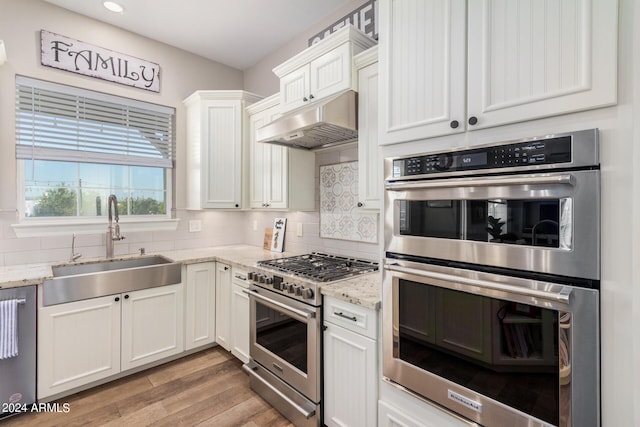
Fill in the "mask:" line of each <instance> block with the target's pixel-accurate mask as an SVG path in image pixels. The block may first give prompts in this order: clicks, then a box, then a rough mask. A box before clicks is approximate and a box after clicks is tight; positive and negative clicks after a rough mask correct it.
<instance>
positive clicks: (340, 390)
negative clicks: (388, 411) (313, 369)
mask: <svg viewBox="0 0 640 427" xmlns="http://www.w3.org/2000/svg"><path fill="white" fill-rule="evenodd" d="M324 326H325V331H324V402H325V406H324V422H325V424H326V425H327V426H363V427H367V426H375V425H377V422H376V419H377V414H376V402H377V396H378V387H377V375H376V372H377V371H376V369H377V362H376V360H377V358H376V342H375V341H374V340H372V339H370V338H367V337H364V336H362V335H359V334H356V333H354V332H351V331H349V330H347V329H345V328H343V327H341V326H337V325H334V324H332V323H329V322H325V324H324Z"/></svg>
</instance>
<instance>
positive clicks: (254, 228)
mask: <svg viewBox="0 0 640 427" xmlns="http://www.w3.org/2000/svg"><path fill="white" fill-rule="evenodd" d="M251 229H252V230H253V231H258V220H257V219H254V220H253V223H252V224H251Z"/></svg>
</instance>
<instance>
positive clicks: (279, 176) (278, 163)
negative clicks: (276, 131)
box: [264, 144, 290, 209]
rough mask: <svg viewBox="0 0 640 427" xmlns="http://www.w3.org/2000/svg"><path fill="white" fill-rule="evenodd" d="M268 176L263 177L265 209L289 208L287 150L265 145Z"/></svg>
mask: <svg viewBox="0 0 640 427" xmlns="http://www.w3.org/2000/svg"><path fill="white" fill-rule="evenodd" d="M267 145H269V147H268V148H267V149H266V150H267V151H268V153H267V156H265V158H267V159H268V169H269V170H268V174H267V175H265V179H264V182H265V205H266V206H265V207H267V208H272V209H287V208H288V207H289V206H288V205H289V198H288V194H289V188H288V183H289V177H288V174H289V167H288V166H289V151H290V150H289V149H288V148H287V147H281V146H279V145H273V144H267Z"/></svg>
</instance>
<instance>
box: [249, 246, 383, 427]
mask: <svg viewBox="0 0 640 427" xmlns="http://www.w3.org/2000/svg"><path fill="white" fill-rule="evenodd" d="M377 269H378V264H377V263H375V262H371V261H364V260H357V259H352V258H347V257H342V256H336V255H329V254H325V253H318V252H313V253H311V254H306V255H299V256H293V257H287V258H279V259H273V260H266V261H260V262H258V266H257V268H256V269H255V270H254V271H252V272H250V273H249V274H248V278H249V280H250V282H251V286H250V288H249V291H248V292H249V300H250V307H251V308H250V325H251V326H250V343H251V344H250V355H251V360H250V361H249V363H247V364H246V365H245V366H244V369H245V370H246V371H247V372H248V373H249V378H250V385H251V388H252V389H253V390H255V391H256V392H257V393H258V394H260V395H261V396H262V397H263V398H264V399H265V400H267V401H268V402H269V403H271V404H272V405H273V406H274V407H275V408H277V409H278V410H279V411H280V412H281V413H283V414H284V415H285V416H286V417H287V418H289V419H290V420H291V421H292V422H293V423H294V424H295V425H296V426H320V425H321V422H322V411H321V400H322V399H321V396H322V394H321V367H322V339H321V338H322V333H321V329H320V328H321V326H322V319H321V318H322V295H321V294H320V287H321V286H322V284H327V283H330V282H335V281H338V280H344V279H346V278H349V277H352V276H356V275H359V274H365V273H369V272H373V271H376V270H377Z"/></svg>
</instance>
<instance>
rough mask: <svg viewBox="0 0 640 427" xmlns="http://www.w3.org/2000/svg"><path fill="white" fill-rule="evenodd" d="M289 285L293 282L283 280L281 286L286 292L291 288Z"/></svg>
mask: <svg viewBox="0 0 640 427" xmlns="http://www.w3.org/2000/svg"><path fill="white" fill-rule="evenodd" d="M289 286H291V283H289V282H283V283H282V286H281V288H280V289H282V292H286V291H288V290H289Z"/></svg>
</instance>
